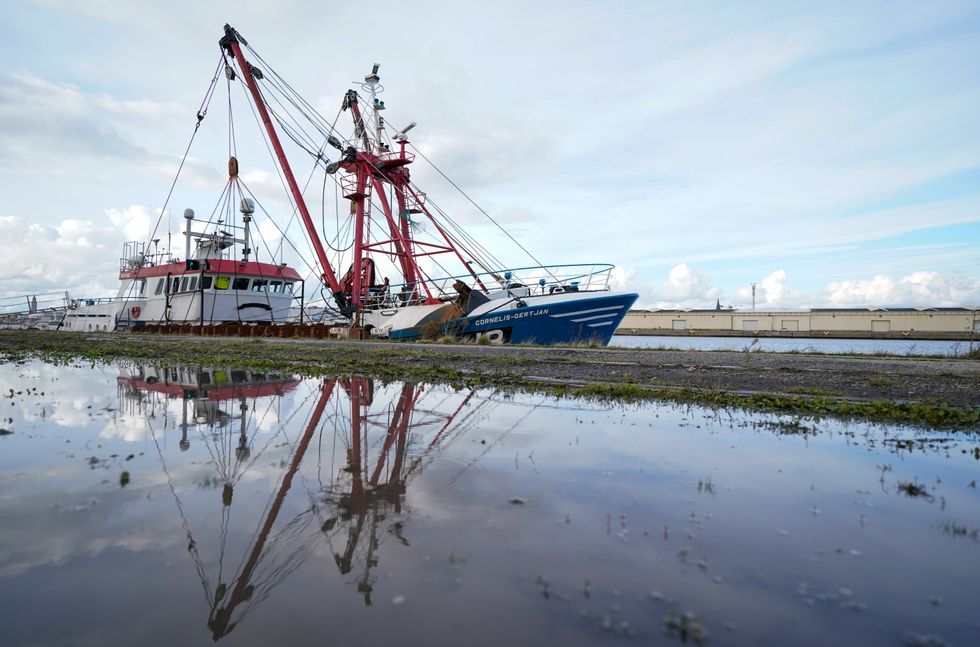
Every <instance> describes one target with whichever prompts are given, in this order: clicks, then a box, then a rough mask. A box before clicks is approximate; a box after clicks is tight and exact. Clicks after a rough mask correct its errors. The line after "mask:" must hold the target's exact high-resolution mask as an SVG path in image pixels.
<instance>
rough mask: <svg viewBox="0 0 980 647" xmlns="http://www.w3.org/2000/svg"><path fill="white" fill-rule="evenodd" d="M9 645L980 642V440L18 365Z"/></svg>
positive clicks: (972, 435)
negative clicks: (979, 590)
mask: <svg viewBox="0 0 980 647" xmlns="http://www.w3.org/2000/svg"><path fill="white" fill-rule="evenodd" d="M0 395H2V396H3V398H2V399H0V407H2V409H0V428H2V429H3V432H2V435H0V519H2V523H0V619H2V622H0V644H3V645H27V644H32V645H33V644H59V645H60V644H80V645H106V644H118V645H132V644H141V645H156V644H159V645H175V644H178V645H195V644H202V645H203V644H211V643H212V641H214V640H217V641H220V642H221V643H222V644H228V645H238V644H241V645H252V644H256V645H258V644H270V643H280V644H308V643H313V642H319V643H325V642H330V643H335V644H348V645H375V644H381V643H384V642H390V643H392V644H460V643H465V644H469V645H498V644H572V645H574V644H596V643H602V644H624V645H625V644H651V643H653V644H681V643H684V642H686V643H688V644H697V643H700V642H703V643H705V644H713V645H758V644H800V645H824V644H841V645H850V644H854V645H857V644H861V645H902V644H919V645H941V644H951V645H971V644H977V643H978V642H980V616H978V615H977V613H976V608H977V600H976V592H977V581H978V577H980V537H978V533H980V490H978V488H977V485H976V481H977V479H978V477H980V433H978V432H977V431H957V432H941V431H928V430H919V429H915V428H910V427H896V426H885V425H870V424H856V423H850V424H848V423H841V422H832V421H817V422H814V421H808V420H801V419H797V418H791V417H786V416H774V415H763V414H742V413H728V412H725V411H721V412H719V411H714V410H709V409H702V408H698V407H681V406H678V405H668V404H645V405H633V406H628V407H627V406H620V405H608V404H597V403H594V402H588V401H583V400H576V399H556V398H553V397H546V396H540V395H527V394H521V395H509V394H507V393H503V392H499V391H495V390H491V389H480V388H474V389H462V390H453V389H452V388H449V387H445V386H432V385H427V384H415V383H401V382H393V383H388V384H382V383H381V382H380V381H377V380H372V379H370V378H366V377H352V376H349V375H348V376H338V377H327V378H316V379H311V378H301V377H299V376H296V375H291V374H276V373H256V372H254V371H251V372H250V371H241V370H234V371H233V370H229V369H222V368H208V369H197V368H182V367H164V368H159V367H153V366H141V365H136V364H132V363H125V362H124V363H120V364H103V363H95V364H73V363H68V364H67V365H53V364H49V363H43V362H39V361H25V362H21V363H18V364H12V363H8V364H4V365H2V366H0Z"/></svg>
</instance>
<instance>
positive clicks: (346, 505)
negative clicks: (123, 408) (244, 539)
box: [119, 367, 493, 640]
mask: <svg viewBox="0 0 980 647" xmlns="http://www.w3.org/2000/svg"><path fill="white" fill-rule="evenodd" d="M300 381H301V380H300V379H299V378H298V377H295V376H285V375H276V374H269V373H264V374H260V373H250V372H246V371H221V370H215V369H190V368H179V367H173V368H166V369H149V368H139V369H135V370H134V371H132V372H131V373H129V374H125V375H122V376H120V377H119V384H120V387H121V389H122V393H123V394H124V396H125V399H126V401H127V402H129V403H130V405H132V406H137V407H139V408H140V410H141V411H140V412H141V413H143V414H144V415H145V416H146V419H147V420H148V421H152V420H153V419H154V418H155V417H159V412H160V411H166V410H167V408H166V407H165V406H161V404H160V401H159V399H160V397H161V396H162V397H165V398H167V399H176V398H181V399H182V406H181V413H180V420H179V422H176V421H175V422H174V423H172V425H171V426H177V427H179V429H180V432H181V438H180V442H179V447H180V449H181V450H182V451H186V450H187V449H188V448H189V447H190V444H191V442H192V440H191V438H192V437H193V436H194V435H195V434H198V435H199V436H200V437H201V438H203V439H204V442H205V443H206V444H207V446H208V447H207V448H208V451H209V453H210V454H211V456H212V464H213V468H214V472H215V473H214V474H213V479H214V480H215V483H216V484H217V483H220V485H221V488H222V495H221V506H222V511H221V515H220V523H221V532H220V538H221V539H220V542H219V543H220V545H219V547H218V551H217V554H216V555H214V556H213V558H204V557H202V555H201V552H200V546H199V544H198V542H197V541H196V540H195V531H194V529H193V528H191V527H190V524H189V522H188V520H187V518H186V516H185V513H184V507H185V506H184V505H183V504H182V502H181V496H180V492H179V490H180V488H179V487H177V486H176V485H175V483H174V480H173V479H172V478H171V477H170V474H171V471H170V469H169V468H168V460H170V461H172V460H173V455H172V454H171V455H170V457H169V458H168V455H167V452H166V450H165V449H164V448H162V447H161V437H160V436H162V435H163V434H160V433H159V432H157V431H155V430H154V428H153V425H152V423H151V427H150V431H151V434H152V435H153V439H154V441H155V443H156V447H157V450H158V452H159V458H160V461H161V463H162V466H163V469H164V472H165V473H166V474H167V477H168V480H169V482H170V489H171V491H172V492H173V497H174V502H175V504H176V508H177V512H178V514H179V516H180V520H181V524H182V526H183V528H184V531H185V532H186V534H187V540H188V552H189V553H190V555H191V557H192V559H193V561H194V563H195V566H196V569H197V572H198V575H199V577H200V579H201V584H202V586H203V588H204V592H205V596H206V599H207V602H208V605H209V607H210V612H209V615H208V622H207V624H208V628H209V629H210V630H211V633H212V638H213V639H214V640H218V639H220V638H222V637H223V636H225V635H227V634H229V633H230V632H231V631H232V630H234V628H235V627H236V626H237V625H238V624H239V623H240V622H241V621H242V619H243V618H244V616H245V615H246V614H247V613H248V612H249V610H251V609H252V608H254V607H255V606H256V605H257V604H258V603H260V602H261V601H263V600H264V599H266V598H267V597H268V596H269V594H270V593H271V591H272V590H273V589H274V588H275V587H276V586H278V585H279V584H281V583H282V582H283V581H285V580H286V578H287V577H288V576H289V575H290V574H291V573H293V572H294V571H295V570H296V569H297V568H298V567H299V566H300V565H301V564H302V563H303V561H304V560H305V558H306V557H307V556H308V555H310V554H311V553H312V552H313V551H314V550H316V549H318V548H320V547H323V546H326V547H328V549H329V550H330V552H331V553H332V555H333V557H334V561H335V563H336V565H337V568H338V569H339V571H340V573H341V574H342V575H344V576H348V575H350V574H354V577H353V579H352V580H350V581H349V584H350V585H351V586H352V587H354V588H356V590H357V592H358V593H359V594H360V595H361V596H363V599H364V603H365V604H366V605H369V606H370V605H371V604H372V600H371V594H372V591H373V586H374V581H375V576H374V575H373V570H374V569H375V568H376V567H377V566H378V563H379V559H378V549H379V548H380V544H381V541H382V538H383V537H382V534H383V533H381V532H379V531H380V530H382V526H385V527H384V528H383V529H384V530H385V531H386V532H387V533H388V534H391V535H392V536H394V537H396V538H397V539H398V540H399V541H401V542H403V543H405V544H407V540H406V539H405V538H404V537H403V536H402V530H403V526H402V523H401V522H400V521H396V522H394V523H391V524H385V522H386V519H387V518H388V516H389V515H390V514H394V515H401V514H402V513H403V505H404V499H405V493H406V489H407V486H408V484H409V483H410V482H411V481H412V479H413V477H415V476H417V475H418V474H420V473H421V471H422V470H423V469H424V467H425V466H426V465H427V464H428V463H429V462H430V461H431V460H432V459H433V458H435V456H436V454H437V453H438V451H439V450H440V448H443V447H445V446H446V445H448V444H449V443H451V442H452V441H453V440H454V439H456V438H458V437H459V436H461V435H462V434H463V433H465V431H466V430H467V429H469V428H471V427H472V425H473V424H474V423H475V422H477V421H479V420H481V419H483V417H484V416H483V412H484V411H485V409H486V408H487V407H488V406H492V405H493V401H492V400H489V399H482V398H477V401H473V400H474V396H475V395H476V393H475V390H468V391H466V392H463V393H452V392H448V393H447V392H446V391H439V390H430V389H429V388H428V387H427V386H426V385H416V384H400V385H399V386H397V387H378V386H377V385H376V383H375V381H374V380H372V379H370V378H366V377H360V376H344V377H329V378H325V379H322V380H321V381H319V382H318V383H317V387H316V389H315V391H313V392H311V393H310V397H309V398H308V402H309V403H312V406H309V404H307V403H299V405H298V406H295V407H293V408H292V412H291V414H290V417H289V419H288V420H285V421H280V422H279V423H278V424H277V429H275V430H274V431H275V432H276V433H274V434H267V435H272V436H273V438H271V439H266V440H265V441H263V442H258V441H257V436H258V434H257V433H256V432H257V431H258V428H259V426H260V425H261V419H262V418H263V413H262V412H263V411H268V410H270V409H271V408H277V407H278V405H279V403H280V402H279V401H280V400H282V399H283V397H284V396H287V395H290V394H291V395H297V394H294V393H291V392H292V391H294V389H295V388H296V387H297V385H298V384H300ZM447 398H452V399H459V402H458V404H456V405H455V406H447V404H448V403H447ZM427 399H428V400H430V402H429V403H428V404H427V403H426V400H427ZM437 400H438V401H437ZM304 405H306V406H304ZM236 408H237V410H238V412H237V414H236V413H232V411H234V409H236ZM464 410H465V413H464ZM304 411H305V412H306V418H305V420H304V421H303V423H302V425H301V426H300V425H298V424H297V422H296V421H295V420H294V416H298V415H301V414H302V413H303V412H304ZM287 427H289V428H291V429H297V428H301V429H302V431H301V432H300V434H299V436H298V437H295V436H294V437H292V438H288V440H287V442H288V443H289V445H290V447H291V451H290V453H289V454H288V455H287V456H286V457H285V458H282V459H281V460H280V461H279V462H278V463H277V464H276V465H277V466H278V469H280V470H281V471H280V473H278V474H277V475H274V476H273V477H272V478H271V479H270V481H274V482H275V484H276V485H275V489H274V491H273V492H272V493H271V500H270V502H269V504H268V505H267V506H266V507H265V509H264V510H263V513H262V516H261V518H260V519H259V520H258V525H257V530H256V532H255V533H254V534H253V537H254V540H253V541H252V542H251V544H250V545H249V546H248V547H247V548H246V550H245V552H244V554H243V555H242V558H241V562H240V564H239V565H238V566H237V568H235V570H234V573H235V575H234V577H233V578H232V579H231V580H230V581H227V582H226V581H224V580H223V579H222V573H227V569H226V568H225V566H226V565H225V564H224V563H223V562H224V560H225V558H226V557H227V555H226V549H227V548H228V547H227V545H226V544H227V537H228V524H229V516H230V513H231V508H232V507H233V500H234V498H235V497H234V489H235V486H236V485H237V484H238V483H239V482H240V481H241V480H242V478H243V477H244V476H245V475H246V473H248V471H249V470H250V469H262V468H263V467H262V466H264V465H267V464H268V461H264V462H262V463H259V462H258V461H259V460H260V458H261V456H262V454H263V452H265V451H267V450H268V449H269V447H270V446H274V444H275V439H277V438H280V439H281V437H283V436H287V433H286V428H287ZM165 428H166V426H165ZM280 446H281V445H280ZM314 446H315V450H314V449H313V447H314ZM304 462H305V463H306V465H305V469H306V471H308V472H310V474H305V475H304V474H303V471H304V470H303V469H301V468H304ZM312 463H315V465H313V464H312ZM325 469H326V470H328V473H329V476H328V477H326V478H324V477H323V474H324V470H325ZM314 472H315V474H316V475H317V476H316V478H311V475H312V473H314ZM298 474H300V475H301V477H300V479H296V477H297V475H298ZM297 480H298V481H302V483H303V485H302V486H301V487H302V488H303V489H305V490H306V492H305V494H306V495H307V499H308V503H306V504H305V505H303V506H300V507H299V512H298V513H296V510H297V505H296V499H295V498H293V499H289V497H288V495H289V493H290V489H291V488H293V487H294V484H295V483H294V481H297ZM311 482H313V483H315V485H312V486H311ZM297 489H298V488H297ZM287 499H289V500H290V501H292V505H290V504H289V503H287ZM242 505H247V504H242ZM284 509H286V510H290V512H289V513H287V514H283V513H284ZM281 516H282V517H284V518H283V519H280V517H281ZM238 525H239V526H240V525H242V524H241V522H240V523H239V524H238ZM209 564H210V566H208V565H209ZM214 576H216V577H215V580H216V581H213V580H212V577H214Z"/></svg>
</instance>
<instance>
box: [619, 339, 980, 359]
mask: <svg viewBox="0 0 980 647" xmlns="http://www.w3.org/2000/svg"><path fill="white" fill-rule="evenodd" d="M609 345H610V346H621V347H623V348H680V349H682V350H735V351H741V350H745V349H746V348H749V349H751V350H761V351H767V352H770V353H787V352H791V351H793V352H802V353H859V354H862V355H873V354H875V353H887V354H889V355H965V354H966V353H968V352H969V351H970V349H971V348H977V347H980V341H977V342H974V343H973V344H972V345H971V344H970V342H968V341H938V340H922V339H909V340H905V339H824V338H797V337H759V338H758V340H757V341H755V342H754V343H753V338H752V337H681V336H675V335H671V336H666V337H664V336H655V335H613V338H612V341H610V342H609Z"/></svg>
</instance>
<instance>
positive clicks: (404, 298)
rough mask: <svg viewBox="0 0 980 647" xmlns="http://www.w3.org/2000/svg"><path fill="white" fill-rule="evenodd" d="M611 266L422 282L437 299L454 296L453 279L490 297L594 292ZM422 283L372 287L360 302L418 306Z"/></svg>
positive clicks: (422, 300) (605, 285)
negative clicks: (503, 293)
mask: <svg viewBox="0 0 980 647" xmlns="http://www.w3.org/2000/svg"><path fill="white" fill-rule="evenodd" d="M614 267H615V266H614V265H610V264H607V263H593V264H588V263H582V264H575V265H535V266H529V267H517V268H511V269H506V270H500V271H498V272H481V273H478V274H476V275H475V277H474V275H472V274H459V275H455V276H446V277H439V278H434V279H427V280H425V281H424V284H425V286H426V287H428V289H429V292H430V293H431V294H432V298H434V299H438V300H440V301H449V300H452V299H455V298H456V297H457V296H458V294H459V293H458V292H457V291H456V289H455V287H454V286H455V285H456V282H457V281H461V282H463V283H464V284H465V285H466V286H467V287H469V288H471V289H472V290H475V291H480V292H484V293H486V294H488V295H489V296H490V297H491V298H493V297H495V296H497V295H499V294H500V293H501V292H504V291H507V292H509V293H510V294H512V295H513V296H516V297H521V296H528V295H535V294H554V293H557V292H596V291H602V290H608V289H609V281H610V277H611V275H612V270H613V268H614ZM422 284H423V281H418V282H414V283H399V284H392V285H389V286H388V287H387V289H385V288H383V287H378V286H374V287H372V288H369V289H368V290H367V293H366V298H365V303H364V305H365V306H366V307H368V308H379V307H381V308H384V307H389V308H394V307H401V306H407V305H420V304H422V303H425V302H426V299H427V294H426V291H425V289H424V288H423V285H422Z"/></svg>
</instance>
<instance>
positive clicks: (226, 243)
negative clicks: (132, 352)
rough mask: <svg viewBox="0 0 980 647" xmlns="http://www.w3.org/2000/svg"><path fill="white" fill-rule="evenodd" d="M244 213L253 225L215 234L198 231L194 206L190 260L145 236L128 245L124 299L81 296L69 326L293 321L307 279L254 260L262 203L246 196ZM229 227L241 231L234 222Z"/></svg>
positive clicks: (122, 274) (122, 265)
mask: <svg viewBox="0 0 980 647" xmlns="http://www.w3.org/2000/svg"><path fill="white" fill-rule="evenodd" d="M233 178H234V176H233ZM240 210H241V215H242V219H243V221H244V223H245V225H244V227H242V228H241V230H242V231H241V233H240V236H237V237H236V235H235V234H234V233H232V232H229V231H226V230H225V229H222V228H221V226H220V225H219V226H218V227H215V228H211V229H210V230H209V231H194V229H193V223H194V222H195V217H194V211H193V210H192V209H187V210H185V212H184V218H185V220H186V223H187V226H186V229H185V231H184V236H185V238H186V245H185V250H186V252H185V258H184V259H179V258H176V257H174V256H172V255H171V254H170V253H168V252H163V253H161V252H159V251H156V250H153V251H149V250H148V249H147V247H148V245H147V243H144V242H141V241H133V242H129V243H125V244H124V245H123V255H122V257H121V258H120V261H119V281H120V285H119V290H118V292H117V294H116V296H115V297H113V298H108V299H82V300H79V301H76V302H75V303H73V304H72V305H73V307H71V308H69V309H68V311H67V313H66V314H65V319H64V321H63V323H62V328H63V329H65V330H73V331H111V330H118V329H120V328H123V329H125V328H132V327H136V326H142V325H145V324H146V323H161V322H162V323H174V324H218V323H227V322H246V323H248V322H255V323H276V322H280V323H281V322H285V321H287V320H289V319H290V318H291V316H292V308H293V302H294V300H297V299H301V298H302V292H303V290H302V287H303V286H302V283H303V279H302V277H301V276H300V275H299V273H298V272H297V271H296V270H295V269H293V268H292V267H289V266H288V265H286V264H284V263H279V264H276V263H267V262H259V261H256V260H254V258H253V256H252V255H253V251H252V244H251V237H250V234H249V226H248V225H249V223H250V221H251V216H252V213H253V212H254V210H255V204H254V201H253V200H251V199H250V198H243V199H242V200H241V203H240ZM223 224H224V223H222V225H223ZM227 228H230V229H233V230H234V229H236V227H235V226H233V225H228V227H227ZM235 245H242V247H241V255H240V256H237V257H233V255H232V251H231V250H232V248H233V247H234V246H235Z"/></svg>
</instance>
